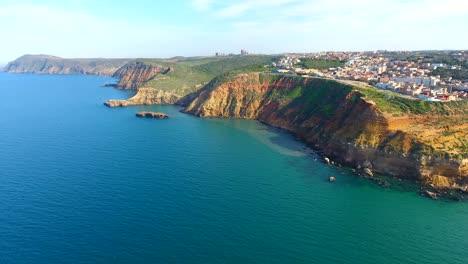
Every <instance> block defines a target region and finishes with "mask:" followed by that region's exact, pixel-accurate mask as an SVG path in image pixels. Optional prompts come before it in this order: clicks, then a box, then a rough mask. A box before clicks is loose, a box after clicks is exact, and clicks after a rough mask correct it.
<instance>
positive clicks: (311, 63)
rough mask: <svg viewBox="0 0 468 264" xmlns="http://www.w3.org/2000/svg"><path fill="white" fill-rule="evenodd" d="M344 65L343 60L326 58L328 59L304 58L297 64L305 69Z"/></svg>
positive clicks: (321, 68)
mask: <svg viewBox="0 0 468 264" xmlns="http://www.w3.org/2000/svg"><path fill="white" fill-rule="evenodd" d="M343 65H344V62H343V61H338V60H326V59H308V58H302V59H301V62H300V63H298V64H296V66H297V67H301V68H305V69H317V70H324V69H328V68H336V67H341V66H343Z"/></svg>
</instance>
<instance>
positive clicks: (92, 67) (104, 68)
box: [3, 55, 129, 76]
mask: <svg viewBox="0 0 468 264" xmlns="http://www.w3.org/2000/svg"><path fill="white" fill-rule="evenodd" d="M128 61H129V60H127V59H64V58H60V57H55V56H49V55H24V56H21V57H19V58H18V59H16V60H14V61H12V62H10V63H8V64H7V65H6V66H5V68H3V71H4V72H9V73H40V74H91V75H109V76H111V75H113V74H114V73H115V72H116V71H117V69H119V68H120V67H122V66H123V65H124V64H126V63H127V62H128Z"/></svg>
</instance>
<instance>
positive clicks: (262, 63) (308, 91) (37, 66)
mask: <svg viewBox="0 0 468 264" xmlns="http://www.w3.org/2000/svg"><path fill="white" fill-rule="evenodd" d="M429 53H434V52H427V53H408V52H396V53H389V52H386V51H383V52H377V53H368V54H364V53H362V54H357V53H353V54H346V53H324V54H319V55H310V56H309V57H305V58H304V57H299V55H291V54H285V55H247V54H244V55H228V56H213V57H191V58H187V57H175V58H170V59H63V58H59V57H54V56H48V55H24V56H22V57H20V58H18V59H16V60H14V61H12V62H10V63H8V64H7V65H6V67H5V68H4V69H3V70H4V71H5V72H9V73H41V74H94V75H108V76H113V77H115V78H118V80H119V81H118V82H117V83H114V84H105V85H106V86H114V87H116V88H118V89H128V90H136V91H137V92H136V94H135V96H133V97H132V98H129V99H127V100H109V101H108V102H105V104H106V105H107V106H110V107H120V106H131V105H150V104H177V105H181V106H183V107H184V110H183V112H185V113H189V114H193V115H196V116H200V117H229V118H244V119H256V120H259V121H261V122H264V123H266V124H269V125H272V126H275V127H280V128H283V129H285V130H287V131H289V132H291V133H292V134H294V135H296V136H297V137H298V138H300V139H301V140H303V141H304V142H306V143H307V144H308V145H309V146H311V147H313V148H314V149H316V150H317V151H318V152H319V153H321V154H322V155H323V157H324V160H326V162H327V163H330V164H331V165H333V164H334V165H340V164H342V165H346V166H349V167H351V168H352V169H353V170H354V171H355V173H356V174H357V175H361V176H362V177H367V178H369V179H371V180H372V179H374V178H373V175H374V174H376V173H377V174H382V175H387V176H390V177H397V178H404V179H409V180H414V181H417V182H419V183H420V184H421V193H422V194H424V195H427V196H430V197H432V198H437V197H439V196H448V197H452V198H454V199H461V198H460V197H462V196H461V195H464V194H467V192H468V122H467V120H468V100H467V99H466V98H464V96H465V92H464V91H463V87H464V86H463V85H465V84H466V80H464V79H463V77H464V76H465V75H464V74H465V71H466V65H467V64H466V63H465V58H466V56H468V54H467V53H466V52H465V51H451V52H450V53H446V52H435V54H436V55H434V54H429ZM382 54H383V55H382ZM418 54H419V55H418ZM390 56H393V57H392V59H391V60H390V61H384V62H382V63H385V66H386V67H385V68H387V65H388V67H391V70H389V71H395V72H396V71H401V72H405V71H406V68H404V67H409V68H408V69H413V68H414V67H413V66H412V65H420V64H421V65H422V64H424V65H426V66H427V67H428V68H427V69H426V68H416V69H415V70H414V72H415V73H416V74H418V72H419V73H420V74H421V76H420V77H419V76H416V77H414V74H412V75H411V76H413V77H411V78H413V79H415V80H418V81H419V80H421V83H420V84H419V86H418V83H416V84H415V85H414V86H412V87H410V86H408V87H406V86H405V87H404V90H402V91H397V90H388V89H383V88H381V89H377V88H376V87H374V86H371V85H375V84H377V83H378V82H379V80H380V78H379V79H378V80H375V83H373V82H374V78H373V77H372V76H377V74H378V72H379V71H383V69H381V68H379V67H381V66H379V65H378V63H379V61H382V60H384V59H385V58H390ZM356 58H360V59H361V60H360V61H369V60H375V64H374V66H370V67H369V69H368V70H367V71H363V72H364V73H352V72H348V71H344V70H343V69H351V70H352V69H354V68H350V67H354V66H347V65H350V63H351V62H354V61H352V60H357V59H356ZM362 58H365V59H364V60H362ZM438 60H440V61H442V62H438ZM395 62H397V63H395ZM436 62H437V63H438V67H441V70H439V72H441V73H444V74H448V75H450V76H449V77H444V78H442V77H441V76H439V77H438V78H439V79H438V80H439V82H441V83H442V82H443V83H444V84H445V83H447V86H441V87H442V88H437V89H442V90H441V91H442V93H443V92H445V93H446V94H445V95H443V94H442V95H441V94H440V93H438V92H434V94H432V90H431V89H429V90H428V91H429V92H428V93H427V97H431V96H434V99H433V101H428V100H424V99H418V98H417V97H415V96H413V94H411V93H413V91H414V90H413V89H415V90H417V89H421V93H422V94H424V91H425V90H423V89H424V88H425V87H424V85H422V86H421V84H422V83H423V82H424V81H425V80H426V79H425V78H427V80H429V81H428V82H430V80H434V78H435V77H424V76H423V75H425V74H431V73H432V72H437V71H436V70H437V67H436V69H433V68H431V67H433V66H432V64H434V63H436ZM372 63H374V62H372ZM405 65H406V66H405ZM444 65H445V66H444ZM299 66H300V67H299ZM346 67H348V68H346ZM355 67H356V69H361V68H362V67H363V66H362V65H358V66H355ZM372 67H374V68H375V69H374V68H372ZM411 67H413V68H411ZM424 67H425V66H424ZM400 69H401V70H400ZM340 74H343V75H344V74H348V75H350V74H359V76H361V77H360V78H363V79H362V80H361V79H356V80H354V79H349V78H348V79H342V78H340V77H339V76H340ZM408 74H409V73H408ZM366 76H370V77H372V78H369V77H366ZM364 78H369V80H368V81H365V80H367V79H364ZM390 78H393V77H390ZM408 78H410V77H408ZM431 78H432V79H431ZM457 78H461V79H457ZM383 80H384V78H382V81H383ZM408 80H410V79H408ZM380 83H382V82H380ZM386 83H390V82H386ZM369 84H371V85H369ZM438 85H443V84H438ZM456 85H458V86H456ZM428 86H429V85H428ZM443 87H449V88H450V91H447V89H446V88H443ZM454 87H455V89H456V88H457V87H461V88H460V90H454V89H453V88H454ZM428 88H430V87H428ZM443 89H445V90H443ZM449 92H450V94H449ZM444 96H445V97H444ZM449 96H452V97H450V100H449ZM431 98H432V97H431ZM436 99H437V100H439V101H437V100H436ZM442 100H447V101H446V102H443V101H442ZM379 184H382V185H385V182H379Z"/></svg>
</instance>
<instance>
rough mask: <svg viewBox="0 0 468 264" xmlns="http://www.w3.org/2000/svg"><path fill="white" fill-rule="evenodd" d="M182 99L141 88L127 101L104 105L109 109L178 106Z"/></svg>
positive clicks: (172, 94) (110, 102)
mask: <svg viewBox="0 0 468 264" xmlns="http://www.w3.org/2000/svg"><path fill="white" fill-rule="evenodd" d="M181 98H182V97H181V96H180V95H178V94H175V93H172V92H168V91H162V90H159V89H154V88H140V89H138V91H137V93H136V94H135V95H134V96H133V97H131V98H129V99H127V100H109V101H107V102H105V103H104V105H106V106H108V107H121V106H122V107H123V106H131V105H153V104H176V103H177V102H178V101H179V100H180V99H181Z"/></svg>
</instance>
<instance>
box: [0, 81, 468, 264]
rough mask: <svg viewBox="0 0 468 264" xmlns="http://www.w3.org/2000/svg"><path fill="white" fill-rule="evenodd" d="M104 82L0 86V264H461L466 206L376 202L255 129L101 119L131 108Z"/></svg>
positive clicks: (465, 255)
mask: <svg viewBox="0 0 468 264" xmlns="http://www.w3.org/2000/svg"><path fill="white" fill-rule="evenodd" d="M110 80H111V79H110V78H104V77H93V76H57V75H28V74H21V75H15V74H0V94H1V101H0V263H3V264H5V263H8V264H9V263H15V264H16V263H40V264H42V263H44V264H45V263H47V264H51V263H359V264H363V263H467V262H468V250H467V249H468V204H467V203H453V202H445V201H433V200H429V199H426V198H422V197H420V196H419V195H418V194H417V193H416V191H415V187H414V186H411V185H410V184H401V183H399V182H395V183H394V184H393V187H392V188H381V187H379V186H377V185H375V184H373V183H372V182H369V181H367V180H364V179H360V178H357V177H355V176H353V175H351V174H349V173H347V172H345V171H340V170H339V169H337V168H333V167H329V166H326V165H324V164H323V163H321V162H319V161H317V160H316V158H317V157H316V156H315V155H314V154H313V153H312V152H311V151H310V150H307V149H304V146H303V145H302V144H301V143H299V142H297V141H295V140H294V139H293V138H292V137H291V136H289V135H288V134H286V133H283V132H281V131H276V130H274V129H270V128H268V127H266V126H264V125H262V124H259V123H258V122H255V121H249V120H227V119H200V118H197V117H193V116H190V115H186V114H182V113H179V110H180V109H179V108H177V107H174V106H144V107H128V108H116V109H110V108H107V107H105V106H103V104H102V103H103V102H104V101H106V100H107V99H111V98H126V97H128V96H129V95H130V94H129V93H127V92H124V91H118V90H114V89H112V88H104V87H100V85H101V84H103V83H106V82H109V81H110ZM141 110H153V111H163V112H165V113H167V114H169V115H170V116H171V119H169V120H150V119H141V118H137V117H135V116H134V115H135V113H136V112H138V111H141ZM330 175H334V176H336V177H337V181H336V182H335V183H333V184H330V183H328V182H327V178H328V177H329V176H330Z"/></svg>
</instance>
